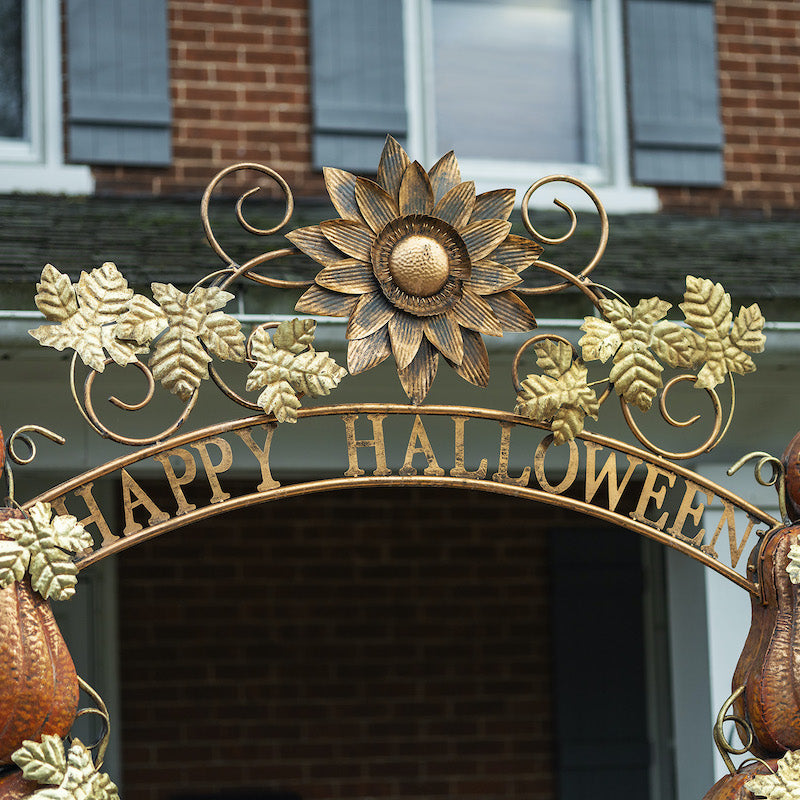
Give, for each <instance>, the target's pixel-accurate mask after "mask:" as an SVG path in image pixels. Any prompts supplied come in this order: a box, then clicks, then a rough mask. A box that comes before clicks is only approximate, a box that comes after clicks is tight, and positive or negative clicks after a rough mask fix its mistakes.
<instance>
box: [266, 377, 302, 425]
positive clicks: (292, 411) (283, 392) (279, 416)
mask: <svg viewBox="0 0 800 800" xmlns="http://www.w3.org/2000/svg"><path fill="white" fill-rule="evenodd" d="M256 403H258V405H259V406H260V407H261V408H263V409H264V413H265V414H274V415H275V419H276V420H277V421H278V422H297V409H299V408H300V400H299V399H298V397H297V395H296V394H295V391H294V389H293V388H292V386H291V384H290V383H289V382H288V381H283V380H281V381H278V382H277V383H271V384H269V386H267V387H266V388H265V389H264V391H263V392H261V394H260V395H259V396H258V400H256Z"/></svg>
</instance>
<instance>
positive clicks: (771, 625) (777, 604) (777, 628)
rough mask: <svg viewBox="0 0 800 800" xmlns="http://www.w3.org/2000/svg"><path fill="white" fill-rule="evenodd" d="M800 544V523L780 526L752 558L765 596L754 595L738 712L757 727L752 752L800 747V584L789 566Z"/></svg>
mask: <svg viewBox="0 0 800 800" xmlns="http://www.w3.org/2000/svg"><path fill="white" fill-rule="evenodd" d="M797 543H800V525H796V524H795V525H790V526H788V527H783V528H779V529H777V530H776V531H774V532H773V533H772V534H771V535H770V536H769V537H768V538H766V539H765V540H764V541H762V542H761V543H760V544H759V545H758V546H757V547H756V548H755V549H754V550H753V553H752V554H751V556H750V563H751V565H753V566H754V567H755V566H758V568H759V570H760V582H761V599H759V598H757V597H755V596H754V597H753V598H752V613H753V616H752V622H751V624H750V632H749V634H748V636H747V640H746V641H745V645H744V649H743V650H742V654H741V656H740V657H739V663H738V664H737V665H736V671H735V672H734V676H733V686H734V688H736V687H738V686H742V685H744V687H745V691H744V693H743V694H742V695H741V697H739V698H738V700H737V701H736V706H735V707H736V713H737V714H738V715H739V716H741V717H744V718H745V719H746V720H747V721H748V722H749V723H750V725H751V726H752V728H753V736H754V741H753V747H752V752H753V753H755V754H756V755H760V756H769V755H772V756H781V755H783V754H784V753H785V752H786V751H787V750H797V749H798V748H800V660H798V658H797V653H800V614H799V613H798V612H800V608H799V607H798V604H799V603H800V586H796V585H794V584H793V583H792V581H791V578H790V576H789V573H788V572H787V567H788V566H789V563H790V559H789V549H790V547H791V546H792V545H793V544H797Z"/></svg>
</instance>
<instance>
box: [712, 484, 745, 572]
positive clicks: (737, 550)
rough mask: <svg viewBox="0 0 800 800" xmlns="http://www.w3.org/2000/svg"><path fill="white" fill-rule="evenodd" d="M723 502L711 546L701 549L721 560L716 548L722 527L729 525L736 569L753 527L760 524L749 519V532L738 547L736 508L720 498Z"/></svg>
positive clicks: (732, 555)
mask: <svg viewBox="0 0 800 800" xmlns="http://www.w3.org/2000/svg"><path fill="white" fill-rule="evenodd" d="M720 500H722V506H723V511H722V517H721V518H720V520H719V525H717V529H716V530H715V531H714V536H713V538H712V539H711V543H710V544H704V545H703V546H702V547H701V548H700V549H701V550H702V551H703V552H704V553H707V554H708V555H710V556H711V557H712V558H719V556H718V555H717V551H716V549H715V548H714V546H715V545H716V543H717V539H719V535H720V533H721V532H722V526H723V525H725V524H727V526H728V546H729V547H730V551H731V566H732V567H733V568H734V569H735V568H736V564H737V563H738V562H739V558H740V557H741V555H742V550H744V546H745V544H747V540H748V538H749V537H750V531H752V530H753V526H754V525H757V524H758V520H755V519H753V518H752V517H748V522H747V530H746V531H745V532H744V534H743V535H742V541H741V542H740V543H739V545H738V546H737V544H736V519H735V517H734V512H735V509H734V507H733V506H732V505H731V504H730V503H729V502H728V501H727V500H725V499H723V498H720Z"/></svg>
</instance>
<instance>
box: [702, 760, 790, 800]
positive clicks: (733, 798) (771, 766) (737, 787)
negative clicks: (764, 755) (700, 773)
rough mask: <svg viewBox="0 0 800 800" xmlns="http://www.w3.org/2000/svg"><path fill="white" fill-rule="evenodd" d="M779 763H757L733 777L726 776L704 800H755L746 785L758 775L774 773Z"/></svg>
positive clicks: (711, 789)
mask: <svg viewBox="0 0 800 800" xmlns="http://www.w3.org/2000/svg"><path fill="white" fill-rule="evenodd" d="M777 763H778V762H777V759H770V760H769V761H767V762H766V763H761V762H756V763H753V764H748V765H747V766H745V767H743V768H741V769H740V770H739V771H738V772H734V773H733V774H732V775H725V777H723V778H720V779H719V780H718V781H717V782H716V783H715V784H714V785H713V786H712V787H711V788H710V789H709V790H708V791H707V792H706V793H705V794H704V795H703V800H753V793H752V792H751V791H750V790H749V789H746V788H745V784H746V783H747V781H749V780H750V779H751V778H753V777H754V776H756V775H769V774H770V773H771V772H774V771H775V769H776V766H777Z"/></svg>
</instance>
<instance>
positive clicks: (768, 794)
mask: <svg viewBox="0 0 800 800" xmlns="http://www.w3.org/2000/svg"><path fill="white" fill-rule="evenodd" d="M760 760H761V759H759V761H760ZM762 763H763V762H762ZM744 786H745V788H746V789H747V790H749V791H750V792H752V793H753V796H754V797H763V798H766V800H780V799H781V798H795V797H800V751H797V750H795V751H789V752H787V753H786V754H785V755H784V756H783V758H780V759H779V760H778V763H777V764H776V765H775V771H774V773H773V772H772V770H771V769H770V774H768V775H756V776H755V777H753V778H751V779H750V780H749V781H747V783H745V785H744Z"/></svg>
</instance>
